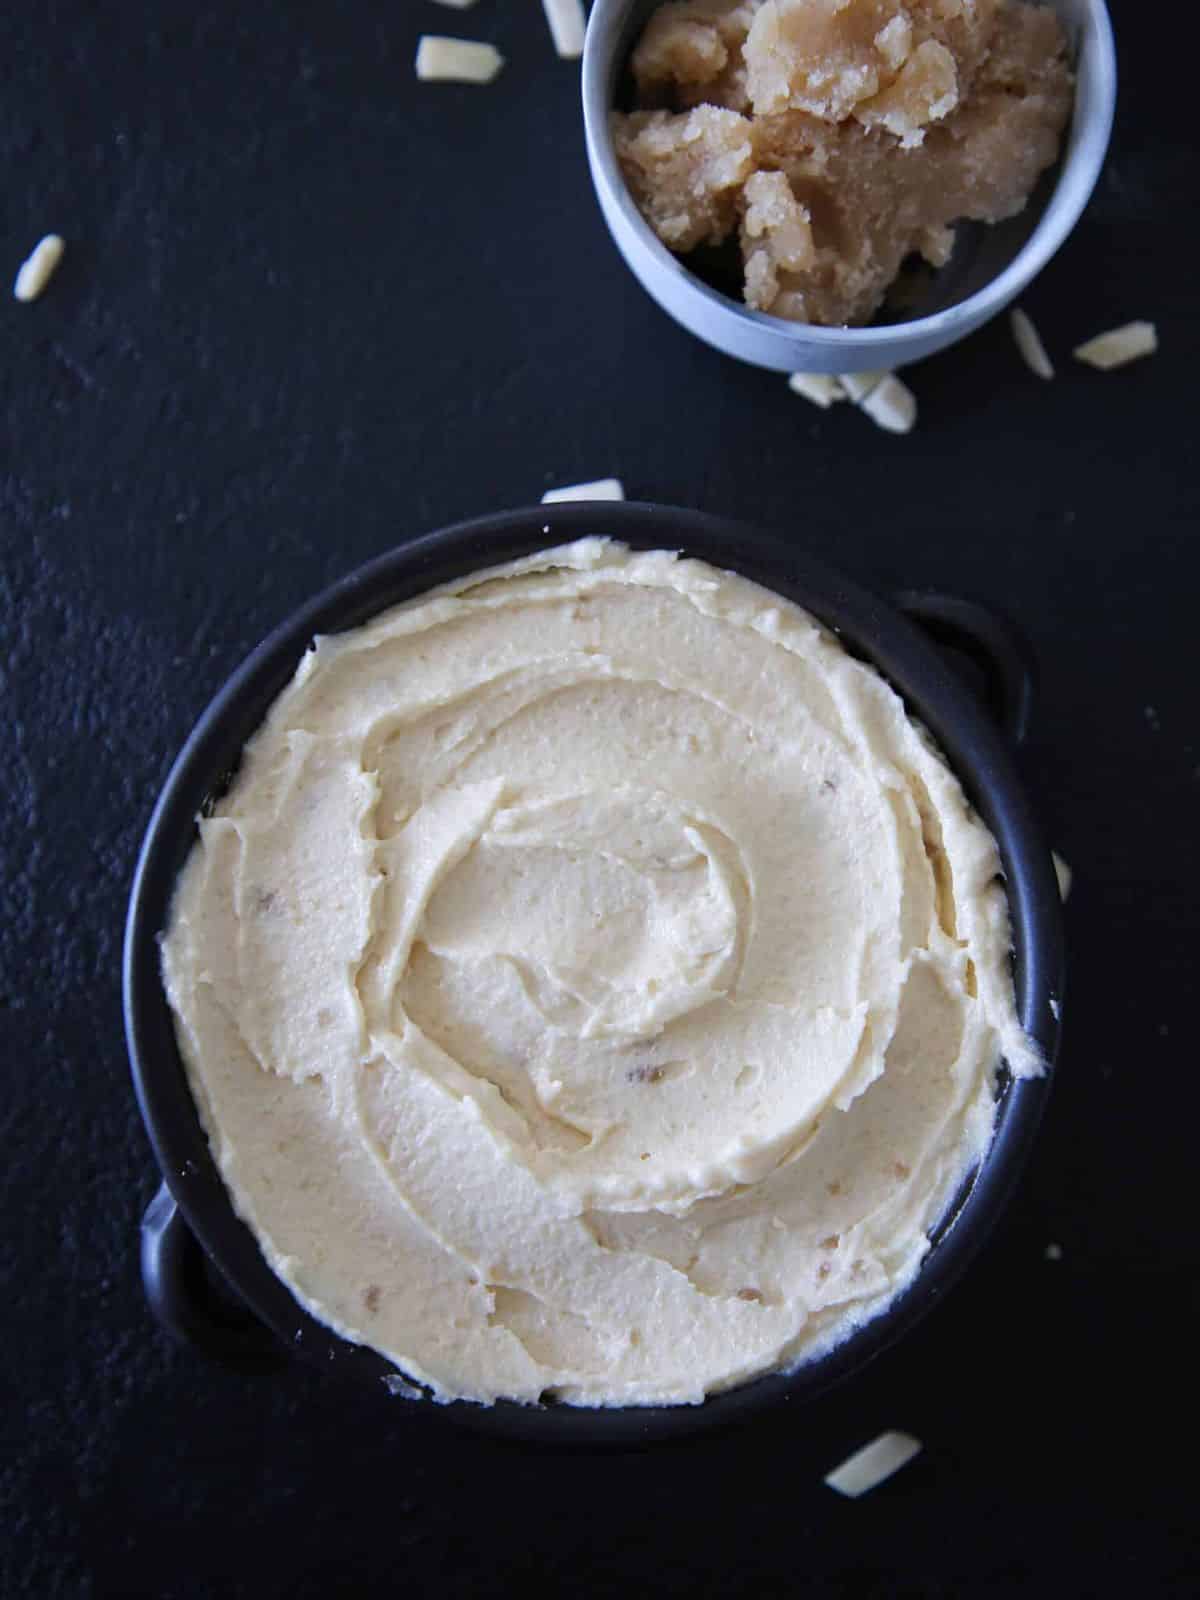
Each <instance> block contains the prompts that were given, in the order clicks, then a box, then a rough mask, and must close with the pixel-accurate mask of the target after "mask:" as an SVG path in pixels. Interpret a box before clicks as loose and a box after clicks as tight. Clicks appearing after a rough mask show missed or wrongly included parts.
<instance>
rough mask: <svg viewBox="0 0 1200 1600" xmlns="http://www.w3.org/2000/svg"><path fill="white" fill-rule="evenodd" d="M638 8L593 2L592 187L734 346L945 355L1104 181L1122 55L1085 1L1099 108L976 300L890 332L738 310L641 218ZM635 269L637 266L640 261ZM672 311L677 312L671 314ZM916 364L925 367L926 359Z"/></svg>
mask: <svg viewBox="0 0 1200 1600" xmlns="http://www.w3.org/2000/svg"><path fill="white" fill-rule="evenodd" d="M635 3H636V0H594V4H593V6H592V9H591V13H590V15H589V18H588V27H587V35H586V38H585V43H584V53H583V72H582V98H583V120H584V133H585V139H586V143H587V153H588V163H589V166H590V168H591V172H592V178H593V182H594V183H595V185H596V188H597V191H598V193H599V195H600V198H601V202H602V203H601V210H602V212H603V213H604V216H605V221H606V223H607V222H608V219H609V208H612V209H613V210H614V211H615V212H616V213H617V215H618V216H619V217H620V220H621V225H622V227H623V228H626V229H628V230H629V236H630V237H629V243H630V246H631V248H634V249H636V250H637V251H638V252H639V253H640V254H641V257H642V260H643V263H644V264H645V265H646V266H647V267H649V268H651V269H652V270H653V272H654V273H655V274H656V275H659V276H662V277H664V278H665V279H666V280H667V281H668V282H670V283H671V284H672V287H673V290H674V292H675V293H677V294H678V295H680V296H689V297H691V298H692V300H693V303H694V305H695V306H696V307H697V308H703V310H704V312H705V314H706V316H709V317H713V318H716V319H717V321H718V324H719V326H720V328H721V330H722V332H723V334H724V336H725V338H726V339H731V338H736V330H737V329H738V328H739V327H741V328H744V329H753V330H757V331H758V332H759V333H760V334H764V335H770V336H771V337H772V338H774V339H783V340H789V339H790V340H793V341H794V342H795V343H796V344H797V346H798V347H799V348H807V349H809V350H811V351H814V352H816V351H820V350H828V351H832V350H837V349H842V350H846V351H850V352H853V353H855V354H856V355H864V354H869V353H870V352H871V351H873V350H879V351H882V350H885V349H888V347H894V346H895V345H896V343H897V342H898V341H899V342H910V343H911V344H912V345H913V346H914V347H915V346H918V345H920V346H922V349H923V350H929V349H930V345H929V341H930V340H936V341H937V344H936V348H942V347H943V346H944V345H945V344H948V343H951V342H952V341H953V340H954V338H955V337H958V336H961V335H965V334H967V333H969V332H971V331H972V330H973V329H974V328H975V327H977V326H978V325H979V323H980V322H982V321H985V320H987V319H988V318H989V317H991V316H993V315H995V314H996V313H997V312H999V311H1002V310H1003V309H1004V307H1005V306H1006V305H1008V304H1010V303H1011V302H1012V301H1013V300H1014V299H1015V298H1016V297H1017V295H1019V294H1020V293H1021V291H1022V290H1023V289H1024V288H1026V287H1027V286H1028V285H1029V284H1030V283H1031V282H1032V281H1033V279H1034V278H1036V277H1037V275H1038V274H1039V273H1040V272H1041V271H1042V270H1043V269H1044V268H1045V266H1046V265H1047V263H1048V262H1049V261H1050V259H1051V258H1052V257H1053V256H1054V255H1055V254H1056V252H1057V251H1058V250H1059V249H1060V248H1061V247H1062V245H1063V244H1064V243H1065V241H1066V239H1067V238H1068V236H1069V235H1070V233H1071V231H1072V230H1073V229H1074V227H1075V224H1076V223H1077V222H1078V221H1079V218H1080V216H1081V215H1082V213H1083V210H1084V207H1085V206H1086V205H1087V203H1088V200H1089V199H1090V198H1091V195H1092V191H1093V190H1094V189H1095V187H1096V183H1097V181H1098V180H1099V177H1100V173H1101V170H1102V168H1103V166H1104V159H1105V156H1106V154H1107V151H1108V145H1109V140H1110V138H1111V135H1112V125H1113V118H1114V115H1115V111H1116V97H1117V60H1116V46H1115V42H1114V38H1113V29H1112V20H1111V18H1110V16H1109V13H1108V8H1107V5H1106V3H1105V0H1080V3H1081V5H1082V7H1083V12H1084V15H1083V19H1082V25H1081V28H1080V36H1079V42H1078V54H1079V55H1082V54H1083V52H1084V50H1085V49H1086V50H1087V51H1088V55H1089V60H1090V61H1091V63H1092V72H1091V76H1090V82H1089V90H1090V93H1091V95H1092V96H1093V97H1094V107H1093V109H1092V112H1091V114H1090V116H1089V117H1088V119H1087V121H1086V123H1082V122H1081V125H1080V127H1079V129H1078V132H1077V133H1076V129H1075V126H1074V122H1075V120H1076V119H1077V118H1078V98H1077V103H1076V107H1075V108H1074V109H1073V112H1072V118H1073V121H1072V125H1071V128H1070V129H1069V131H1068V140H1069V146H1068V149H1067V152H1066V155H1065V158H1064V159H1062V160H1061V161H1060V163H1059V167H1058V171H1057V175H1056V177H1055V183H1054V189H1053V192H1052V193H1051V195H1050V198H1049V200H1048V201H1047V204H1046V207H1045V209H1044V210H1043V212H1042V215H1041V217H1040V218H1039V219H1038V222H1037V225H1036V226H1035V228H1034V230H1033V232H1032V233H1031V234H1030V235H1029V237H1028V239H1026V241H1025V243H1024V244H1023V245H1022V246H1021V248H1020V249H1019V250H1018V251H1017V253H1016V255H1015V256H1013V258H1012V260H1011V261H1010V262H1009V263H1008V265H1007V266H1006V267H1005V268H1004V269H1003V270H1002V271H1001V272H999V273H997V274H996V276H995V277H994V278H990V279H989V280H988V281H987V283H985V284H984V285H983V286H982V287H981V288H979V289H977V290H975V292H974V293H973V294H970V295H968V296H967V297H966V298H965V299H963V300H960V301H958V302H957V303H956V304H954V305H952V306H947V307H945V308H944V309H943V310H941V311H936V312H933V313H931V314H930V315H929V316H925V317H914V318H912V319H911V320H910V321H906V322H896V323H882V324H879V325H878V326H868V327H825V326H822V325H819V324H817V323H807V322H805V323H796V322H792V321H790V320H789V319H787V318H785V317H775V316H772V315H771V314H770V313H769V312H765V311H756V310H754V309H753V308H751V307H750V306H744V305H739V304H738V302H737V301H736V300H733V299H731V298H730V297H729V296H728V295H726V294H723V293H722V292H721V291H720V290H719V289H714V288H713V287H712V286H711V285H710V284H708V283H706V282H705V281H704V280H703V279H702V278H700V277H698V276H697V274H696V273H694V272H692V271H690V270H689V268H688V267H687V266H685V265H684V263H683V261H682V260H681V259H680V258H679V257H678V256H677V255H675V254H674V253H673V252H672V251H671V250H669V249H668V248H667V246H666V245H665V244H663V242H662V240H661V239H660V238H659V237H658V235H657V234H656V233H655V232H654V230H653V228H651V226H650V224H649V223H648V222H647V221H646V219H645V218H644V217H643V216H642V213H641V211H640V210H639V209H638V207H637V205H636V203H635V202H634V199H633V196H632V195H631V194H630V192H629V189H628V186H627V185H626V183H625V180H624V178H623V177H622V176H621V171H620V166H619V164H618V162H617V157H616V151H615V149H614V147H613V140H612V126H611V121H610V114H611V112H612V109H613V107H612V82H613V78H614V75H615V72H616V67H617V63H616V60H615V56H616V51H617V50H618V49H619V47H620V45H621V42H622V37H623V35H622V26H621V20H622V19H623V18H624V16H625V15H626V14H627V13H628V11H629V10H630V9H631V7H632V6H633V5H634V4H635ZM1039 3H1050V4H1053V0H1039ZM610 46H611V48H610ZM1077 95H1078V91H1077ZM609 228H610V232H612V233H613V236H614V242H615V243H616V245H617V248H618V250H619V251H620V253H621V255H622V256H623V257H624V256H625V254H626V247H625V243H624V242H622V241H621V240H620V239H618V238H617V237H616V233H615V230H614V229H613V228H612V226H611V224H609ZM628 264H629V265H630V266H631V267H633V263H632V262H630V263H628ZM634 270H635V272H636V275H637V276H638V277H639V279H641V281H642V282H643V286H644V287H646V288H647V289H648V292H650V293H651V294H652V296H653V298H654V299H656V300H659V303H660V304H662V303H663V302H662V301H661V299H660V297H659V295H658V294H657V293H655V292H654V291H653V290H651V289H649V285H647V284H646V283H645V279H644V278H642V274H641V272H640V271H637V269H636V268H635V269H634ZM664 309H668V310H669V309H670V308H668V307H665V306H664ZM672 314H674V313H672ZM711 342H713V343H716V344H718V347H719V348H722V349H727V348H728V346H727V345H726V344H725V343H723V342H722V341H720V340H717V339H714V340H713V341H711ZM913 359H919V356H914V357H913Z"/></svg>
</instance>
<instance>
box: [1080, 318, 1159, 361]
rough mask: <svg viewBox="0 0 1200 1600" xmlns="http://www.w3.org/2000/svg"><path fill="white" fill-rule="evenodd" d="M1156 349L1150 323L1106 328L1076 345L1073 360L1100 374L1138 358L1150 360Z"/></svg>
mask: <svg viewBox="0 0 1200 1600" xmlns="http://www.w3.org/2000/svg"><path fill="white" fill-rule="evenodd" d="M1157 349H1158V331H1157V329H1156V328H1155V326H1154V324H1153V323H1152V322H1127V323H1126V324H1125V325H1124V327H1122V328H1110V329H1109V331H1108V332H1107V333H1098V334H1097V335H1096V337H1095V338H1094V339H1089V340H1088V341H1087V343H1086V344H1081V345H1078V346H1077V347H1076V349H1075V359H1076V361H1085V362H1086V363H1087V364H1088V366H1089V367H1096V368H1098V369H1099V370H1100V371H1101V372H1110V371H1111V370H1112V369H1113V368H1114V367H1123V366H1126V365H1127V364H1128V363H1129V362H1130V361H1137V360H1139V359H1140V358H1141V357H1142V356H1152V355H1153V354H1154V352H1155V351H1156V350H1157Z"/></svg>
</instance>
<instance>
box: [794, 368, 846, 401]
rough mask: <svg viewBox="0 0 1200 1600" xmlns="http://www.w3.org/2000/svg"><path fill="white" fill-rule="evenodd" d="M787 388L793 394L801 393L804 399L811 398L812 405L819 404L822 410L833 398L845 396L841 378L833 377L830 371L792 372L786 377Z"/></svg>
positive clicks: (840, 398)
mask: <svg viewBox="0 0 1200 1600" xmlns="http://www.w3.org/2000/svg"><path fill="white" fill-rule="evenodd" d="M788 388H789V389H790V390H791V391H792V393H793V394H798V395H802V396H803V397H804V399H805V400H811V401H812V403H813V405H815V406H820V407H821V409H822V411H828V410H829V407H830V406H831V405H833V403H834V401H835V400H844V399H845V398H846V391H845V389H844V388H843V387H842V382H841V379H840V378H835V377H834V376H833V374H832V373H831V372H793V373H792V375H791V377H790V378H789V379H788Z"/></svg>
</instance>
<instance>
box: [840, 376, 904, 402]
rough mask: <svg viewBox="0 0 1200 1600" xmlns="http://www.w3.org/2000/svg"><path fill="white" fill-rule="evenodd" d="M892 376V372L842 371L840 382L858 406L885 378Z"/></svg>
mask: <svg viewBox="0 0 1200 1600" xmlns="http://www.w3.org/2000/svg"><path fill="white" fill-rule="evenodd" d="M890 377H891V373H890V372H842V373H839V375H838V382H839V383H840V384H841V386H842V388H843V389H844V390H845V391H846V393H847V394H848V395H849V396H850V398H851V400H853V401H854V403H855V405H856V406H858V405H861V404H862V403H863V401H864V400H865V399H866V398H867V396H868V395H869V394H871V393H872V392H873V391H874V390H875V389H878V387H879V385H880V384H881V383H882V382H883V380H884V379H885V378H890Z"/></svg>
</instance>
